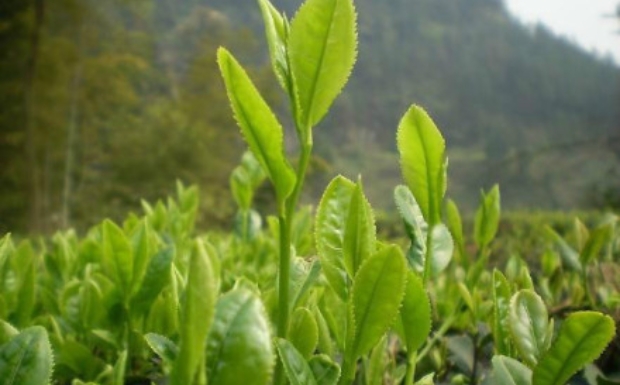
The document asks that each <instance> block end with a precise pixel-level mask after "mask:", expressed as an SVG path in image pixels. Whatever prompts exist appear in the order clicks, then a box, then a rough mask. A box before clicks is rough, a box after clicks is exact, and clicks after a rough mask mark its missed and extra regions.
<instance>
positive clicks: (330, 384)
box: [308, 354, 340, 385]
mask: <svg viewBox="0 0 620 385" xmlns="http://www.w3.org/2000/svg"><path fill="white" fill-rule="evenodd" d="M308 365H309V366H310V370H311V371H312V374H313V375H314V379H315V380H316V383H317V385H336V383H337V382H338V379H339V378H340V366H338V364H337V363H335V362H334V361H333V360H332V359H331V358H329V356H327V355H325V354H319V355H316V356H313V357H312V358H311V359H310V360H309V361H308Z"/></svg>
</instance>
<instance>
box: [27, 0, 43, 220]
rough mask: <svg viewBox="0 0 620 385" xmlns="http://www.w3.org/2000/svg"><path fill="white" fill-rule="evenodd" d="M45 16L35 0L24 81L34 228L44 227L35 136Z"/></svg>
mask: <svg viewBox="0 0 620 385" xmlns="http://www.w3.org/2000/svg"><path fill="white" fill-rule="evenodd" d="M44 18H45V3H44V0H34V27H33V30H32V35H31V37H30V56H29V58H28V63H27V66H26V79H25V80H26V84H25V101H24V104H25V108H24V110H25V115H26V116H25V127H26V140H25V143H24V146H25V153H26V162H27V170H28V171H27V172H28V173H30V175H29V178H30V180H29V191H28V195H29V196H28V198H29V202H28V203H29V206H30V208H29V220H28V227H29V230H30V231H31V232H38V231H40V229H41V180H40V170H39V162H38V160H37V143H36V142H37V140H36V136H37V135H36V100H35V99H36V85H35V78H36V71H37V64H38V59H39V46H40V40H41V30H42V27H43V22H44Z"/></svg>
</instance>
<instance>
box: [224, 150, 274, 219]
mask: <svg viewBox="0 0 620 385" xmlns="http://www.w3.org/2000/svg"><path fill="white" fill-rule="evenodd" d="M266 177H267V175H266V174H265V172H264V170H263V169H262V168H261V165H260V163H259V162H258V160H256V157H255V156H254V155H253V154H252V151H246V152H245V153H243V156H242V157H241V164H240V165H239V166H237V167H235V169H234V170H233V172H232V174H231V175H230V189H231V192H232V195H233V198H234V199H235V202H236V203H237V205H238V206H239V208H240V209H241V210H242V211H245V210H249V209H250V208H251V207H252V200H253V199H254V191H255V190H256V189H257V188H258V187H259V186H260V184H261V183H263V181H264V180H265V178H266Z"/></svg>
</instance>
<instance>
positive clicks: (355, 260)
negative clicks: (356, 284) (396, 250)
mask: <svg viewBox="0 0 620 385" xmlns="http://www.w3.org/2000/svg"><path fill="white" fill-rule="evenodd" d="M375 244H376V230H375V219H374V216H373V213H372V208H371V207H370V204H369V203H368V201H367V200H366V197H365V196H364V192H363V191H362V184H361V182H358V183H357V184H356V185H355V189H354V190H353V193H352V194H351V202H350V203H349V212H348V214H347V219H346V224H345V229H344V239H343V245H342V246H343V250H342V252H343V257H344V265H345V268H346V269H347V271H348V273H349V276H350V277H354V276H355V273H356V272H357V270H358V269H359V267H360V266H361V265H362V263H363V262H364V261H365V260H366V259H368V258H369V257H370V256H371V255H373V254H374V253H375V248H376V247H375Z"/></svg>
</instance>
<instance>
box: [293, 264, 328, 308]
mask: <svg viewBox="0 0 620 385" xmlns="http://www.w3.org/2000/svg"><path fill="white" fill-rule="evenodd" d="M320 276H321V263H320V262H319V261H318V260H314V261H313V262H312V264H311V265H310V268H309V269H308V272H307V274H304V276H303V280H301V282H300V283H299V284H298V285H295V284H294V283H293V284H292V285H291V286H292V287H293V288H294V289H293V295H292V296H291V309H296V308H297V307H298V306H299V305H300V304H301V301H302V299H303V298H304V297H307V295H309V294H310V293H312V291H311V290H310V289H312V287H313V286H314V284H315V283H316V282H317V280H318V279H319V278H320Z"/></svg>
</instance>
